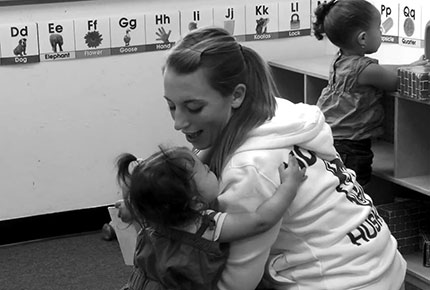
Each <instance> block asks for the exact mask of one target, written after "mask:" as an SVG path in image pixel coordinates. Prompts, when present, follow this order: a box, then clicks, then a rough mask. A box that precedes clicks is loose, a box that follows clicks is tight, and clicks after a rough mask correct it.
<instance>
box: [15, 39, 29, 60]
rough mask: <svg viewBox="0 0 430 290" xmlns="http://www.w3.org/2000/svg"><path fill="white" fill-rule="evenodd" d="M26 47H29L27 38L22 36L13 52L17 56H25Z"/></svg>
mask: <svg viewBox="0 0 430 290" xmlns="http://www.w3.org/2000/svg"><path fill="white" fill-rule="evenodd" d="M26 49H27V38H21V39H20V40H19V41H18V45H17V46H16V47H15V49H14V50H13V53H14V54H15V55H16V56H24V55H27V52H26Z"/></svg>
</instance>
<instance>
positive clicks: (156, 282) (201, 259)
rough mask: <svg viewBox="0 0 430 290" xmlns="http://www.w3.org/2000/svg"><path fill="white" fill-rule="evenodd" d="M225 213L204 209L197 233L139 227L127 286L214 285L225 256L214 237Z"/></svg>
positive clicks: (203, 288)
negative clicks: (132, 266)
mask: <svg viewBox="0 0 430 290" xmlns="http://www.w3.org/2000/svg"><path fill="white" fill-rule="evenodd" d="M225 216H226V213H220V212H214V211H212V210H208V211H206V213H205V214H204V215H203V219H202V223H201V225H200V227H199V228H198V230H197V232H196V233H190V232H186V231H181V230H175V229H165V228H144V229H142V230H141V231H140V233H139V235H138V238H137V244H136V252H135V257H134V265H135V266H134V269H133V273H132V274H131V277H130V279H129V282H128V284H127V286H126V287H125V288H123V289H129V290H142V289H144V290H167V289H168V290H175V289H177V290H195V289H199V290H212V289H216V284H217V282H218V280H219V277H220V275H221V272H222V270H223V269H224V265H225V262H226V260H227V257H228V245H227V244H221V243H219V242H218V241H217V240H218V238H219V235H220V233H221V228H222V224H223V222H224V219H225Z"/></svg>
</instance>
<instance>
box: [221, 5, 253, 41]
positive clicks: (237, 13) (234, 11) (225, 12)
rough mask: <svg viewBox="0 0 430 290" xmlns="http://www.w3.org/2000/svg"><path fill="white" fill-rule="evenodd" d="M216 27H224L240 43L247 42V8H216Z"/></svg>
mask: <svg viewBox="0 0 430 290" xmlns="http://www.w3.org/2000/svg"><path fill="white" fill-rule="evenodd" d="M213 15H214V25H215V26H218V27H223V28H224V29H225V30H227V31H228V32H230V34H231V35H234V36H235V37H236V39H237V40H238V41H245V32H246V31H245V6H228V7H215V8H214V12H213Z"/></svg>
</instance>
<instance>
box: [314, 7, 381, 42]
mask: <svg viewBox="0 0 430 290" xmlns="http://www.w3.org/2000/svg"><path fill="white" fill-rule="evenodd" d="M375 12H378V10H377V9H376V7H375V6H373V5H372V4H371V3H369V2H368V1H366V0H331V1H329V2H327V3H325V2H322V3H321V4H320V5H318V7H317V8H316V9H315V17H316V20H315V22H314V23H313V30H314V34H315V37H316V38H317V39H318V40H321V39H323V34H324V33H325V35H326V36H327V37H328V39H329V40H330V41H331V42H332V43H333V44H334V45H336V46H338V47H340V48H349V47H350V46H351V43H352V39H353V38H355V37H356V35H355V34H356V33H357V31H360V30H367V29H369V27H370V21H371V20H372V19H373V16H374V15H375Z"/></svg>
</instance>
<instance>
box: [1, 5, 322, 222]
mask: <svg viewBox="0 0 430 290" xmlns="http://www.w3.org/2000/svg"><path fill="white" fill-rule="evenodd" d="M159 3H161V1H139V0H134V1H130V0H129V1H124V0H123V1H106V0H99V1H86V2H69V3H57V4H49V5H48V4H44V5H30V6H12V7H0V24H2V23H3V24H8V23H9V24H10V23H17V22H29V21H30V22H31V21H39V20H54V19H62V18H64V19H70V18H71V19H74V18H77V17H80V16H88V15H90V16H91V15H94V14H93V13H96V14H95V16H102V14H103V13H106V14H110V15H115V14H117V13H118V12H119V11H120V12H121V13H127V11H131V12H136V11H137V9H142V11H149V10H150V9H156V11H158V10H159V9H160V8H166V7H169V8H170V9H172V8H174V9H179V7H178V3H179V1H175V0H171V1H163V2H162V4H159ZM180 3H181V8H183V7H187V6H189V7H193V5H195V4H196V3H200V4H202V5H207V6H210V5H213V2H212V1H203V0H201V1H182V2H180ZM223 3H224V4H231V3H240V4H244V3H247V1H245V0H243V1H218V2H217V5H218V4H223ZM169 5H170V6H169ZM173 6H176V7H173ZM244 45H249V46H251V47H253V48H255V49H256V50H257V51H258V52H260V53H261V54H262V56H263V57H265V58H266V59H274V58H278V59H279V58H284V57H288V58H295V57H306V56H315V55H318V54H323V53H325V49H326V44H325V42H317V41H316V40H314V39H313V38H312V37H302V38H300V39H294V40H292V39H288V40H287V39H283V40H270V41H257V42H247V43H244ZM163 58H164V52H145V53H140V54H129V55H121V56H109V57H103V58H90V59H76V60H68V61H57V62H42V63H37V64H26V65H10V66H0V84H1V93H0V178H1V182H0V184H1V189H0V220H7V219H12V218H18V217H25V216H31V215H38V214H45V213H53V212H61V211H67V210H74V209H82V208H90V207H96V206H101V205H107V204H111V203H113V202H114V201H115V200H116V199H117V198H119V194H118V190H117V187H116V184H115V176H114V174H115V171H114V159H115V157H116V156H117V155H118V154H119V153H122V152H124V151H129V152H133V153H136V154H140V155H141V156H143V157H145V156H147V155H148V154H150V153H152V152H153V151H154V150H156V146H157V145H158V144H159V143H168V144H186V142H185V141H184V139H183V137H182V135H181V134H179V133H177V132H175V131H174V129H173V123H172V121H171V119H170V116H169V113H168V110H167V105H166V104H165V101H164V100H163V98H162V94H163V91H162V78H161V69H160V67H161V64H162V63H163Z"/></svg>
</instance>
